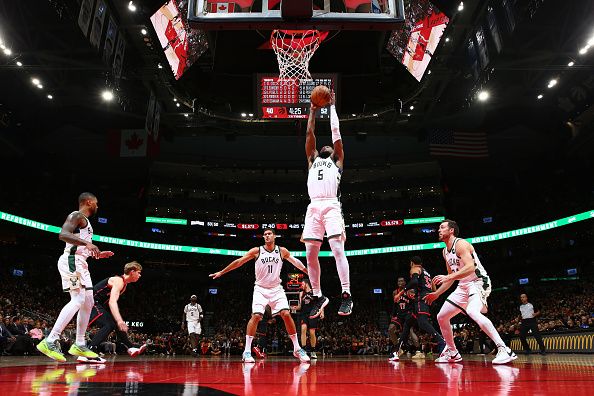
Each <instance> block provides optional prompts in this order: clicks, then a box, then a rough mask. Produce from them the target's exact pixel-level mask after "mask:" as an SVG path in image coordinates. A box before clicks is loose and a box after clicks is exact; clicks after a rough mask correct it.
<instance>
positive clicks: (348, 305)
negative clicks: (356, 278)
mask: <svg viewBox="0 0 594 396" xmlns="http://www.w3.org/2000/svg"><path fill="white" fill-rule="evenodd" d="M352 312H353V299H352V298H351V295H350V294H349V293H347V292H343V293H342V302H341V303H340V308H338V314H339V315H341V316H347V315H350V314H351V313H352Z"/></svg>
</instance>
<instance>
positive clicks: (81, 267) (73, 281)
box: [58, 253, 93, 291]
mask: <svg viewBox="0 0 594 396" xmlns="http://www.w3.org/2000/svg"><path fill="white" fill-rule="evenodd" d="M58 271H59V272H60V277H61V278H62V290H64V291H70V290H78V289H80V288H83V289H86V290H93V281H92V280H91V273H90V272H89V265H88V264H87V261H86V260H85V259H84V258H83V257H82V256H79V255H76V254H68V253H64V254H63V255H61V256H60V258H59V259H58Z"/></svg>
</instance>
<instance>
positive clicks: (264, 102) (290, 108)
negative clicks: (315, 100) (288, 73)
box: [256, 73, 339, 119]
mask: <svg viewBox="0 0 594 396" xmlns="http://www.w3.org/2000/svg"><path fill="white" fill-rule="evenodd" d="M318 85H325V86H327V87H328V88H330V89H331V90H333V91H334V92H335V94H336V98H337V100H338V98H339V92H338V75H337V74H336V73H333V74H315V75H312V80H301V81H299V80H296V81H295V83H294V84H290V83H287V81H286V80H281V79H280V78H279V77H278V75H274V74H258V75H257V80H256V104H257V107H258V117H260V118H269V119H295V118H307V117H308V115H309V108H310V103H309V102H310V95H311V91H312V90H313V89H314V87H316V86H318ZM317 117H318V118H330V108H329V106H328V107H324V108H322V109H320V110H319V111H318V114H317Z"/></svg>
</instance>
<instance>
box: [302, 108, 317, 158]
mask: <svg viewBox="0 0 594 396" xmlns="http://www.w3.org/2000/svg"><path fill="white" fill-rule="evenodd" d="M316 111H318V108H317V107H316V106H314V104H313V103H312V104H311V108H310V110H309V118H308V119H307V133H306V135H305V156H306V157H307V167H308V168H310V167H311V164H312V162H313V160H314V158H315V157H316V155H317V151H316V135H315V130H316Z"/></svg>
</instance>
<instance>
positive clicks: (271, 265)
mask: <svg viewBox="0 0 594 396" xmlns="http://www.w3.org/2000/svg"><path fill="white" fill-rule="evenodd" d="M259 249H260V254H258V258H257V259H256V263H255V270H256V286H260V287H265V288H267V289H272V288H274V287H277V286H279V285H280V284H281V278H280V273H281V269H282V268H283V258H282V257H281V253H280V247H279V246H275V247H274V250H273V251H272V252H269V251H268V250H266V247H265V246H260V247H259Z"/></svg>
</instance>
